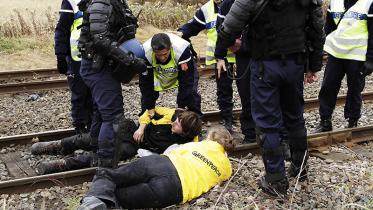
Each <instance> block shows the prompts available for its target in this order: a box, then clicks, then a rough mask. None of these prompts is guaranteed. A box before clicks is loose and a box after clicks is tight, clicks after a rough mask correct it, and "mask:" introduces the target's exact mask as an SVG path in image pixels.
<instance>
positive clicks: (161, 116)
mask: <svg viewBox="0 0 373 210" xmlns="http://www.w3.org/2000/svg"><path fill="white" fill-rule="evenodd" d="M163 116H164V115H161V114H158V113H157V112H154V115H153V117H152V119H154V120H160V119H162V118H163Z"/></svg>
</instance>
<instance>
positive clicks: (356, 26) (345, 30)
mask: <svg viewBox="0 0 373 210" xmlns="http://www.w3.org/2000/svg"><path fill="white" fill-rule="evenodd" d="M372 2H373V0H358V1H357V2H356V3H355V5H353V6H352V7H351V8H350V9H349V10H347V12H346V13H345V14H344V16H343V17H342V20H341V21H340V23H339V25H338V27H337V29H336V30H335V31H333V32H332V33H330V34H329V35H328V36H327V37H326V41H325V45H324V50H325V51H326V52H327V53H329V54H331V55H333V56H334V57H336V58H341V59H350V60H357V61H365V60H366V53H367V49H368V25H367V19H368V16H369V15H368V11H369V8H370V5H371V4H372ZM330 3H331V4H330V12H331V14H332V15H333V14H334V15H333V18H334V21H335V22H336V23H338V21H339V19H340V17H341V11H342V8H343V10H344V1H342V0H339V1H338V0H332V1H331V2H330ZM342 13H343V12H342Z"/></svg>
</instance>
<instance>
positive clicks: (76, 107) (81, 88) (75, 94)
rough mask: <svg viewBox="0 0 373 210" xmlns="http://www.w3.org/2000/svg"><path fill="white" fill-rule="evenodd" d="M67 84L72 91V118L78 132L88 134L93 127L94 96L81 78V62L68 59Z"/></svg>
mask: <svg viewBox="0 0 373 210" xmlns="http://www.w3.org/2000/svg"><path fill="white" fill-rule="evenodd" d="M67 62H68V64H69V70H68V72H67V82H68V85H69V88H70V91H71V116H72V120H73V122H72V123H73V126H74V127H75V128H76V129H77V131H78V132H87V131H88V130H89V128H90V126H91V117H92V106H93V102H92V95H91V91H90V90H89V87H88V86H87V85H86V84H85V83H84V82H83V79H82V78H81V76H80V72H79V70H80V62H76V61H73V60H72V59H71V58H69V57H68V59H67Z"/></svg>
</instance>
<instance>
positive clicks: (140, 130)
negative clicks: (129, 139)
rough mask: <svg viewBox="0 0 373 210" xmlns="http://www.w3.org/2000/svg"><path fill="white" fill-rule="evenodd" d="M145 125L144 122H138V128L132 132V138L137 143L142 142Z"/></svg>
mask: <svg viewBox="0 0 373 210" xmlns="http://www.w3.org/2000/svg"><path fill="white" fill-rule="evenodd" d="M145 127H146V124H140V126H139V128H138V129H137V130H136V131H135V133H134V134H133V140H135V141H136V142H137V143H141V142H143V140H144V133H145Z"/></svg>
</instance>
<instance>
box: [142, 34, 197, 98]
mask: <svg viewBox="0 0 373 210" xmlns="http://www.w3.org/2000/svg"><path fill="white" fill-rule="evenodd" d="M166 34H167V35H168V36H169V37H170V40H171V49H170V50H171V53H170V56H171V59H170V61H169V62H168V63H167V64H165V65H163V64H159V63H157V61H156V58H155V53H154V52H153V49H152V48H151V39H149V40H148V41H146V42H145V43H144V44H143V46H144V50H145V57H146V59H147V60H148V62H149V63H150V64H151V65H152V67H153V76H154V91H164V90H169V89H172V88H177V87H179V80H178V74H179V70H178V66H179V65H180V64H182V63H186V62H188V61H189V59H188V60H186V61H180V56H181V55H182V54H183V52H184V51H185V50H186V49H187V48H188V47H189V45H190V43H189V42H187V41H185V40H184V39H182V38H180V37H178V36H177V35H175V34H170V33H166Z"/></svg>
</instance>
